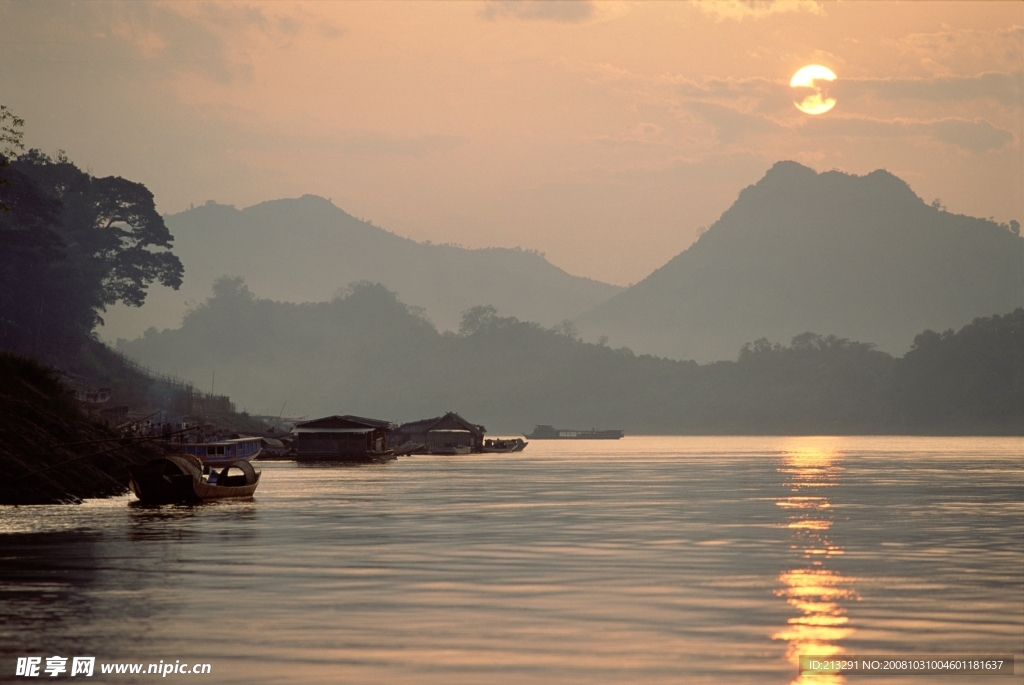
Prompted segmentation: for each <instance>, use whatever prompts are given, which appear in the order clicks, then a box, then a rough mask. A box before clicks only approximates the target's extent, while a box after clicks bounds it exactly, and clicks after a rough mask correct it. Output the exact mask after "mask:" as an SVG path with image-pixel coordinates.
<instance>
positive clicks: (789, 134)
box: [0, 0, 1024, 285]
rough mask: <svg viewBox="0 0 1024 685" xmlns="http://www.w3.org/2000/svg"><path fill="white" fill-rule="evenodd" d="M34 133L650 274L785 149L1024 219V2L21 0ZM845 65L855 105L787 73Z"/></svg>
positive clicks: (20, 62)
mask: <svg viewBox="0 0 1024 685" xmlns="http://www.w3.org/2000/svg"><path fill="white" fill-rule="evenodd" d="M0 56H2V67H0V103H3V104H6V105H8V106H9V107H10V108H11V109H12V110H13V111H14V112H15V113H16V114H18V115H20V116H22V117H24V118H25V119H26V129H25V130H26V143H27V144H28V145H29V146H31V147H39V148H41V149H43V150H44V151H47V152H51V153H52V152H54V151H56V150H57V149H64V150H66V151H67V153H68V155H69V157H70V158H71V159H72V160H73V161H75V162H76V163H78V164H79V166H81V167H83V168H88V169H89V170H91V171H92V173H94V174H96V175H119V176H124V177H127V178H130V179H132V180H137V181H141V182H143V183H145V184H146V185H147V186H148V187H149V188H150V189H151V190H152V191H153V192H154V194H155V195H156V200H157V205H158V209H159V210H160V211H161V212H171V213H173V212H178V211H181V210H183V209H187V208H188V207H189V205H190V203H196V204H199V203H202V202H204V201H206V200H208V199H214V200H216V201H218V202H221V203H227V204H234V205H236V206H238V207H240V208H241V207H245V206H249V205H251V204H255V203H257V202H260V201H263V200H268V199H275V198H280V197H295V196H298V195H301V194H304V193H314V194H318V195H322V196H324V197H329V198H331V199H332V200H333V201H334V203H335V204H336V205H338V206H339V207H341V208H342V209H344V210H346V211H348V212H349V213H351V214H353V215H355V216H358V217H362V218H366V219H370V220H372V221H373V222H374V223H376V224H377V225H379V226H383V227H384V228H386V229H388V230H391V231H393V232H395V233H398V234H400V235H405V236H409V237H412V238H415V239H417V240H428V239H429V240H433V241H434V242H455V243H460V244H462V245H465V246H467V247H484V246H516V245H519V246H522V247H526V248H534V249H539V250H541V251H543V252H545V253H546V254H547V256H548V258H549V259H550V260H551V261H552V262H553V263H555V264H557V265H558V266H561V267H562V268H564V269H566V270H567V271H569V272H570V273H573V274H577V275H583V276H590V277H593V278H597V279H600V280H604V281H609V282H613V283H618V284H623V285H624V284H626V283H629V282H635V281H638V280H640V279H642V278H643V277H645V276H646V275H647V274H648V273H650V272H651V271H652V270H653V269H655V268H657V267H659V266H661V265H662V264H663V263H665V262H666V261H667V260H668V259H669V258H670V257H672V256H674V255H675V254H677V253H678V252H680V251H682V250H683V249H685V248H686V247H687V246H688V245H689V244H690V243H691V242H692V240H693V239H694V238H695V237H696V235H697V232H698V231H699V230H701V228H702V227H705V226H707V225H709V224H711V223H712V222H714V221H715V219H717V218H718V216H719V215H720V214H721V213H722V211H724V210H725V209H726V208H727V207H728V206H729V205H730V204H731V203H732V201H733V200H734V199H735V197H736V195H737V193H738V192H739V190H740V189H742V188H743V187H744V186H746V185H749V184H750V183H753V182H755V181H756V180H758V179H759V178H760V177H761V176H762V175H763V173H764V172H765V170H766V169H767V168H768V167H770V166H771V165H772V164H773V163H774V162H775V161H777V160H779V159H795V160H798V161H800V162H803V163H805V164H808V165H809V166H812V167H814V168H816V169H818V170H827V169H833V168H837V169H841V170H843V171H849V172H853V173H866V172H869V171H871V170H873V169H876V168H886V169H888V170H890V171H892V172H893V173H895V174H897V175H898V176H900V177H902V178H903V179H905V180H906V181H907V182H909V183H910V185H911V187H912V188H913V189H914V191H915V192H917V193H918V194H919V195H921V196H922V197H924V198H925V200H926V201H931V200H932V199H933V198H941V200H942V202H943V203H944V204H945V205H946V206H947V207H948V208H949V210H950V211H954V212H960V213H966V214H972V215H976V216H986V217H987V216H992V217H994V218H996V219H997V220H999V221H1008V220H1009V219H1018V220H1024V210H1022V196H1024V158H1022V155H1021V137H1022V134H1024V117H1022V113H1024V95H1022V93H1024V85H1022V82H1024V76H1022V74H1024V3H1020V2H1014V3H1010V2H1001V3H991V4H986V3H979V2H935V3H929V2H912V3H894V2H884V3H871V2H853V3H816V2H791V3H784V2H774V3H773V2H744V3H740V2H718V3H690V2H682V1H680V2H644V3H632V2H594V3H587V2H469V1H461V2H454V1H453V2H422V1H418V2H409V3H403V2H272V3H222V2H202V3H189V2H127V3H117V2H102V1H90V2H77V3H74V2H46V1H38V0H33V1H32V2H19V1H11V0H8V1H6V2H0ZM813 63H817V64H822V65H825V66H827V67H829V68H831V69H832V70H833V71H834V72H835V73H836V74H837V75H838V80H837V81H836V82H835V83H834V84H832V86H831V88H830V94H831V95H832V96H833V97H835V98H836V100H837V101H838V104H837V105H836V107H835V108H834V109H833V110H832V111H830V112H828V113H826V114H822V115H820V116H817V117H812V116H809V115H806V114H803V113H801V112H799V111H798V110H797V109H796V108H795V107H794V106H793V92H792V89H790V87H789V80H790V77H791V76H792V75H793V73H794V72H795V71H796V70H797V69H799V68H800V67H801V66H804V65H806V64H813Z"/></svg>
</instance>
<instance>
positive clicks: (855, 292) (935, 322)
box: [576, 161, 1024, 362]
mask: <svg viewBox="0 0 1024 685" xmlns="http://www.w3.org/2000/svg"><path fill="white" fill-rule="evenodd" d="M1007 229H1008V227H1006V226H1001V225H999V224H996V223H995V222H994V221H991V220H988V219H977V218H974V217H966V216H963V215H955V214H950V213H949V212H945V211H944V210H942V209H940V208H939V207H938V206H935V205H927V204H925V203H924V201H923V200H921V198H920V197H918V196H917V195H916V194H915V193H914V192H913V190H912V189H911V188H910V186H909V184H907V183H906V182H905V181H903V180H902V179H900V178H899V177H897V176H895V175H894V174H892V173H890V172H888V171H885V170H876V171H873V172H871V173H869V174H865V175H863V176H856V175H853V174H847V173H844V172H840V171H827V172H822V173H818V172H815V171H814V170H813V169H810V168H808V167H805V166H803V165H801V164H799V163H797V162H792V161H782V162H777V163H776V164H775V165H773V166H772V168H771V169H769V170H768V172H767V173H766V174H765V176H764V177H763V178H762V179H761V180H760V181H758V182H757V183H755V184H753V185H751V186H748V187H746V188H744V189H743V190H742V191H741V192H740V193H739V196H738V197H737V199H736V201H735V202H734V203H733V205H732V206H731V207H730V208H729V209H727V210H726V211H725V212H724V213H723V214H722V216H721V218H719V220H718V221H717V222H715V224H713V225H712V226H711V227H710V228H709V229H708V230H707V231H706V232H705V233H704V234H703V235H702V236H700V238H699V239H698V240H697V241H696V242H695V243H694V244H693V245H691V246H690V247H689V248H687V249H686V250H684V251H683V252H681V253H680V254H678V255H676V256H675V257H673V258H672V259H671V260H669V261H668V262H667V263H666V264H665V265H663V266H662V267H660V268H659V269H656V270H655V271H654V272H652V273H651V274H650V275H649V276H648V277H647V278H645V279H644V280H643V281H641V282H640V283H637V284H636V285H634V286H632V287H630V288H628V289H626V290H625V291H623V292H621V293H618V294H617V295H614V296H613V297H612V298H610V299H609V300H608V301H606V302H604V303H601V304H599V305H597V306H596V307H594V308H593V309H591V310H588V311H587V312H584V313H583V314H581V315H580V316H579V317H577V319H576V323H577V324H578V325H579V327H580V329H581V330H582V331H583V332H584V334H585V335H587V336H588V337H591V338H593V337H596V336H598V335H607V336H608V337H609V339H610V340H611V341H612V343H613V344H615V345H629V346H630V347H632V348H634V349H636V350H637V351H638V352H648V353H652V354H657V355H661V356H668V357H673V358H677V359H695V360H697V361H701V362H705V361H714V360H720V359H727V358H731V357H732V355H733V354H734V351H735V350H736V349H738V348H739V346H741V345H742V344H743V343H745V342H749V341H752V340H754V339H757V338H761V337H770V338H772V339H773V340H782V341H786V340H789V339H791V338H792V337H794V336H795V335H799V334H800V333H803V332H806V331H823V332H827V333H830V334H835V335H839V336H841V337H847V338H850V339H855V340H872V341H875V342H876V343H877V344H878V345H879V347H880V348H881V349H884V350H886V351H888V352H891V353H902V352H905V351H906V350H907V349H909V347H910V344H911V342H912V340H913V336H914V334H915V332H916V331H919V330H922V329H926V328H933V329H935V328H938V329H945V328H950V327H954V326H962V325H965V324H966V323H968V322H970V321H971V320H972V319H973V318H974V317H977V316H984V315H990V314H993V313H997V312H1000V311H1009V310H1012V309H1014V308H1016V307H1018V306H1021V304H1024V239H1022V238H1020V237H1019V236H1015V235H1013V234H1012V233H1011V232H1010V231H1009V230H1007Z"/></svg>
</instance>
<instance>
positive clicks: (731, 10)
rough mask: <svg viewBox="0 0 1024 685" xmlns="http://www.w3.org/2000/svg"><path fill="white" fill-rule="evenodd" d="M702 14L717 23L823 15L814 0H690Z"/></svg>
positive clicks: (822, 11) (818, 4)
mask: <svg viewBox="0 0 1024 685" xmlns="http://www.w3.org/2000/svg"><path fill="white" fill-rule="evenodd" d="M690 1H691V3H692V4H693V5H695V6H696V7H698V8H699V9H700V10H701V11H702V12H704V13H706V14H710V15H712V16H713V17H715V18H716V19H718V20H719V21H723V20H726V19H731V20H734V21H742V20H744V19H764V18H765V17H770V16H772V15H777V14H787V13H790V12H808V13H810V14H824V9H823V7H822V5H821V3H820V2H815V1H814V0H690Z"/></svg>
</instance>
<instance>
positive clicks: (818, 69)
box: [789, 64, 836, 114]
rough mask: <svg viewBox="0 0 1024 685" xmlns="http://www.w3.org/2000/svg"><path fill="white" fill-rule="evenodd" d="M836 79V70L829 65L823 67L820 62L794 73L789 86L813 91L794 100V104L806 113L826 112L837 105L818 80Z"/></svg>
mask: <svg viewBox="0 0 1024 685" xmlns="http://www.w3.org/2000/svg"><path fill="white" fill-rule="evenodd" d="M835 80H836V75H835V72H833V71H832V70H831V69H829V68H828V67H823V66H821V65H820V64H808V65H807V66H806V67H803V68H802V69H800V70H799V71H797V72H796V73H795V74H793V78H792V79H790V81H789V87H790V88H800V89H810V90H812V91H813V92H811V93H808V94H807V95H805V96H804V97H803V98H802V99H800V100H794V101H793V104H794V105H795V106H796V108H797V109H798V110H800V111H801V112H803V113H805V114H824V113H825V112H827V111H829V110H830V109H832V108H833V107H835V106H836V101H835V98H830V97H826V96H825V95H824V94H823V93H822V90H821V87H820V86H819V85H818V82H819V81H829V82H831V81H835ZM805 92H806V91H805Z"/></svg>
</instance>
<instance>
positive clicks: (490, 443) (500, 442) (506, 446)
mask: <svg viewBox="0 0 1024 685" xmlns="http://www.w3.org/2000/svg"><path fill="white" fill-rule="evenodd" d="M529 444H530V443H528V442H526V441H525V440H523V439H522V438H488V439H486V440H484V446H483V448H482V449H481V450H480V451H481V452H484V453H487V454H499V453H506V452H522V451H523V450H525V449H526V446H527V445H529Z"/></svg>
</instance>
